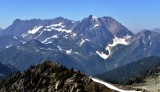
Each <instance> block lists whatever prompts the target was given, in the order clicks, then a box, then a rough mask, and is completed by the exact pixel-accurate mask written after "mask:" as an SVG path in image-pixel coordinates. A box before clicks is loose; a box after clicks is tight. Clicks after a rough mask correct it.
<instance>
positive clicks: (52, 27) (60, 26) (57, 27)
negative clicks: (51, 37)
mask: <svg viewBox="0 0 160 92" xmlns="http://www.w3.org/2000/svg"><path fill="white" fill-rule="evenodd" d="M52 30H57V31H59V32H66V33H71V32H72V30H68V29H65V26H64V25H63V23H61V22H60V23H58V24H52V25H50V26H46V29H44V31H52Z"/></svg>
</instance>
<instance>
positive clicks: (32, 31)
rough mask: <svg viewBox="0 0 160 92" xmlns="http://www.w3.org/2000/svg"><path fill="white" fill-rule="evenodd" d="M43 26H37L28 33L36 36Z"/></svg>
mask: <svg viewBox="0 0 160 92" xmlns="http://www.w3.org/2000/svg"><path fill="white" fill-rule="evenodd" d="M42 27H43V26H35V27H34V28H33V29H32V30H29V31H28V34H35V33H37V32H38V31H39V30H40V29H41V28H42Z"/></svg>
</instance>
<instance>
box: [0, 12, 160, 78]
mask: <svg viewBox="0 0 160 92" xmlns="http://www.w3.org/2000/svg"><path fill="white" fill-rule="evenodd" d="M0 35H1V36H0V40H1V41H0V44H2V45H0V48H1V49H0V62H2V63H5V64H11V65H13V66H15V67H16V68H18V69H19V70H24V69H26V68H28V67H29V66H30V65H35V64H39V63H41V62H42V61H45V60H55V61H57V62H58V63H60V64H63V65H65V66H67V67H68V68H72V67H73V68H75V69H79V70H81V71H82V72H83V73H85V74H88V75H94V74H97V73H102V72H105V71H107V70H112V69H115V68H117V67H120V66H123V65H126V64H128V63H131V62H134V61H137V60H139V59H141V58H144V57H148V56H159V55H160V49H159V45H160V42H159V41H160V40H159V39H160V36H159V33H157V32H153V31H149V30H143V31H141V32H139V33H137V34H133V33H132V32H131V31H129V30H128V29H127V28H126V27H125V26H123V25H122V24H120V23H119V22H117V21H116V20H115V19H113V18H111V17H100V18H98V17H95V16H92V15H90V16H88V17H86V18H84V19H83V20H81V21H73V20H69V19H65V18H63V17H57V18H55V19H50V20H49V19H46V20H41V19H32V20H20V19H16V20H15V21H14V22H13V24H12V25H10V26H9V27H7V28H6V29H3V30H2V31H1V32H0Z"/></svg>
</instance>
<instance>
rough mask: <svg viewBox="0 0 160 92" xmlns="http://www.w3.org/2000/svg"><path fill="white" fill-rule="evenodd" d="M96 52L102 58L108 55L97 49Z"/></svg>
mask: <svg viewBox="0 0 160 92" xmlns="http://www.w3.org/2000/svg"><path fill="white" fill-rule="evenodd" d="M96 53H97V54H98V55H99V56H100V57H101V58H103V59H107V58H108V55H106V54H105V53H103V52H99V51H96Z"/></svg>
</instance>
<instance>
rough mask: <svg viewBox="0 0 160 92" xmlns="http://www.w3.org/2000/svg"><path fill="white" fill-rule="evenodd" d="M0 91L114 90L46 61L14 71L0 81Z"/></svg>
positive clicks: (90, 91)
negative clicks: (18, 71)
mask: <svg viewBox="0 0 160 92" xmlns="http://www.w3.org/2000/svg"><path fill="white" fill-rule="evenodd" d="M0 92H115V91H113V90H111V89H109V88H107V87H105V86H104V85H101V84H98V83H95V82H93V81H92V80H91V79H90V78H89V77H87V76H85V75H84V74H82V73H80V71H75V70H73V68H72V69H70V70H69V69H67V68H66V67H65V66H62V65H60V64H57V63H56V62H50V61H47V62H45V63H43V64H39V65H37V66H31V67H30V68H29V69H27V70H26V71H24V72H23V73H16V74H14V75H12V76H10V77H8V78H6V79H5V80H3V81H1V83H0Z"/></svg>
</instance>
